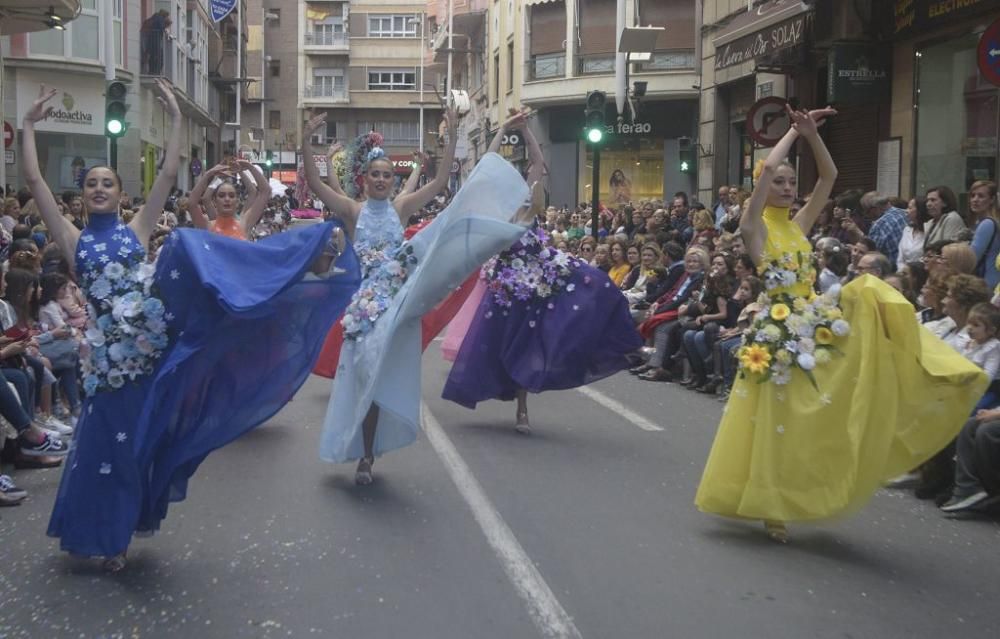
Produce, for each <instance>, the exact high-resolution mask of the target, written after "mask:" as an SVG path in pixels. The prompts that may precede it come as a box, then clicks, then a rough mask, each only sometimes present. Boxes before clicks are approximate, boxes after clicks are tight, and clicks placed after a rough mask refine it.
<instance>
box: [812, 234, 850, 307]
mask: <svg viewBox="0 0 1000 639" xmlns="http://www.w3.org/2000/svg"><path fill="white" fill-rule="evenodd" d="M827 239H829V241H824V242H821V243H818V244H817V246H816V248H817V253H818V256H819V257H818V259H817V264H816V268H817V269H818V270H819V277H818V278H817V279H816V288H817V289H818V290H819V292H820V293H826V292H827V291H828V290H830V287H831V286H833V285H834V284H843V283H844V282H845V281H847V267H848V265H849V264H850V258H849V257H848V255H847V248H846V247H845V246H844V245H843V244H841V243H840V242H838V241H837V240H834V239H833V238H827ZM820 246H822V249H820Z"/></svg>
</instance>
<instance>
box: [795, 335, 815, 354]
mask: <svg viewBox="0 0 1000 639" xmlns="http://www.w3.org/2000/svg"><path fill="white" fill-rule="evenodd" d="M815 350H816V342H814V341H813V339H812V338H811V337H803V338H801V339H800V340H799V352H800V353H809V354H810V355H812V354H813V352H814V351H815Z"/></svg>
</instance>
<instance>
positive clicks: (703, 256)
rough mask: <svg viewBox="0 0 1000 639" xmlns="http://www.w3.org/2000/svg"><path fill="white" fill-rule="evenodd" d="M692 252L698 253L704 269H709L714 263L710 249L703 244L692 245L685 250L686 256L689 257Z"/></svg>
mask: <svg viewBox="0 0 1000 639" xmlns="http://www.w3.org/2000/svg"><path fill="white" fill-rule="evenodd" d="M692 253H695V254H697V255H698V259H699V261H700V262H701V268H702V270H704V271H707V270H708V267H709V266H710V265H711V264H712V258H711V257H710V256H709V254H708V251H707V250H706V249H705V248H704V247H701V246H692V247H691V248H689V249H688V250H686V251H684V257H687V256H688V255H691V254H692Z"/></svg>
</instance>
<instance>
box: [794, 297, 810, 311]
mask: <svg viewBox="0 0 1000 639" xmlns="http://www.w3.org/2000/svg"><path fill="white" fill-rule="evenodd" d="M808 304H809V303H808V302H806V300H805V298H804V297H796V298H795V301H794V302H792V307H793V308H794V309H795V310H796V312H799V313H801V312H802V311H804V310H806V306H808Z"/></svg>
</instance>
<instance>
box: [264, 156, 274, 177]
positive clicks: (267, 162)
mask: <svg viewBox="0 0 1000 639" xmlns="http://www.w3.org/2000/svg"><path fill="white" fill-rule="evenodd" d="M264 166H265V167H267V177H271V167H272V166H274V155H273V151H268V152H267V155H266V156H265V157H264Z"/></svg>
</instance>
